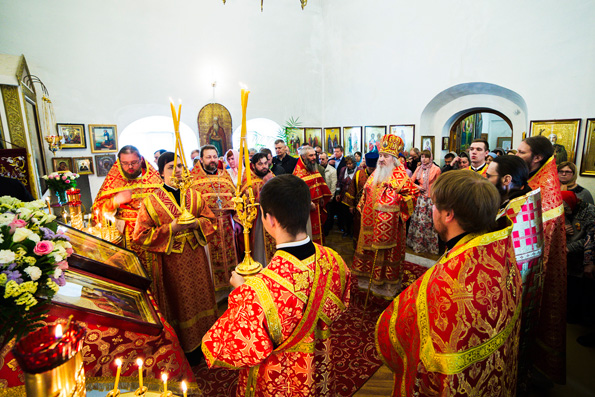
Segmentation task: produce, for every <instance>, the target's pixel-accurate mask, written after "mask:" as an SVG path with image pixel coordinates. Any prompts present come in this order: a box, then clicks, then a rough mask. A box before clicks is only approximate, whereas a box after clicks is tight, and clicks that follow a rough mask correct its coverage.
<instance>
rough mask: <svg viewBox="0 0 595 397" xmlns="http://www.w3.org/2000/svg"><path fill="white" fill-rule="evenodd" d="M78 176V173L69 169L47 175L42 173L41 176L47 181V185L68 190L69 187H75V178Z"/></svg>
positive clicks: (56, 189)
mask: <svg viewBox="0 0 595 397" xmlns="http://www.w3.org/2000/svg"><path fill="white" fill-rule="evenodd" d="M78 177H79V174H75V173H72V172H70V171H66V172H52V173H51V174H49V175H44V176H43V177H42V178H43V179H45V180H46V181H47V183H48V186H49V187H50V188H51V189H53V190H55V191H60V190H68V189H70V188H73V187H76V180H77V178H78Z"/></svg>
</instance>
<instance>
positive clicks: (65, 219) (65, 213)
mask: <svg viewBox="0 0 595 397" xmlns="http://www.w3.org/2000/svg"><path fill="white" fill-rule="evenodd" d="M62 219H64V224H65V225H66V224H68V213H67V212H66V211H64V210H62Z"/></svg>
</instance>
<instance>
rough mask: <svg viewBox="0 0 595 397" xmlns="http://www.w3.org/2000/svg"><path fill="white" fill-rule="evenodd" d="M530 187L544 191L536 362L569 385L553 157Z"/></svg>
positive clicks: (562, 233) (562, 244)
mask: <svg viewBox="0 0 595 397" xmlns="http://www.w3.org/2000/svg"><path fill="white" fill-rule="evenodd" d="M529 186H530V187H531V189H533V190H535V189H537V188H540V189H541V207H542V211H543V230H544V232H543V234H544V239H545V244H544V253H543V269H544V272H545V280H544V285H543V290H544V291H546V293H545V294H543V297H542V301H541V310H540V314H539V325H538V326H537V340H536V343H535V354H534V358H533V362H534V363H535V365H536V366H537V367H538V368H539V369H540V370H541V371H542V372H543V373H545V374H546V375H547V376H549V377H550V378H551V379H552V380H553V381H554V382H557V383H561V384H564V383H566V282H567V279H566V277H567V269H566V230H565V228H564V205H563V203H562V193H561V191H560V180H559V179H558V170H557V169H556V161H555V160H554V157H553V156H552V157H551V158H550V159H549V160H548V161H547V162H546V163H545V164H544V165H543V167H541V168H540V169H539V170H538V171H537V173H536V174H535V175H533V176H532V177H531V178H530V179H529Z"/></svg>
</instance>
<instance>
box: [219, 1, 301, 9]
mask: <svg viewBox="0 0 595 397" xmlns="http://www.w3.org/2000/svg"><path fill="white" fill-rule="evenodd" d="M225 2H226V0H223V4H225ZM300 3H302V10H303V9H304V7H305V6H306V5H307V4H308V0H300ZM263 8H264V0H260V11H262V10H263Z"/></svg>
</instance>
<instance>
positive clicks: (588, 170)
mask: <svg viewBox="0 0 595 397" xmlns="http://www.w3.org/2000/svg"><path fill="white" fill-rule="evenodd" d="M581 175H582V176H595V118H594V119H587V129H586V130H585V143H584V144H583V157H582V160H581Z"/></svg>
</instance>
